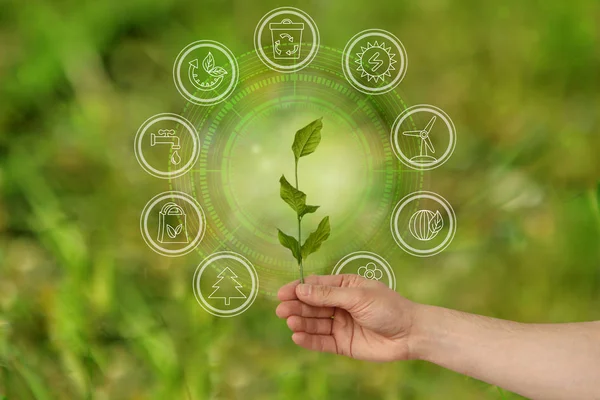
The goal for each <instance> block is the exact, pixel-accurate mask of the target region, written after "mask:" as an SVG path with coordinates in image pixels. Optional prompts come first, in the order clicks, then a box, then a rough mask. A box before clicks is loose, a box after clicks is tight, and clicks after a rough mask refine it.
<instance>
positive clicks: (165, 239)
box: [157, 202, 189, 243]
mask: <svg viewBox="0 0 600 400" xmlns="http://www.w3.org/2000/svg"><path fill="white" fill-rule="evenodd" d="M185 217H186V215H185V212H184V211H183V208H181V207H180V206H178V205H177V204H175V203H173V202H169V203H166V204H165V205H164V206H162V208H161V210H160V212H159V214H158V238H157V240H158V241H159V242H160V243H189V238H188V234H187V229H186V218H185Z"/></svg>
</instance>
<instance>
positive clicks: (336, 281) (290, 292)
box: [277, 275, 349, 301]
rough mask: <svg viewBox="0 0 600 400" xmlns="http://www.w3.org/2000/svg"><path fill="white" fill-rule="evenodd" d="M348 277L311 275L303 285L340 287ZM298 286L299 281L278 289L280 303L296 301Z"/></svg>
mask: <svg viewBox="0 0 600 400" xmlns="http://www.w3.org/2000/svg"><path fill="white" fill-rule="evenodd" d="M348 276H349V275H311V276H308V277H306V279H305V280H304V282H305V283H310V284H313V285H328V286H338V287H339V286H342V284H343V282H344V280H348ZM299 284H300V281H299V280H295V281H293V282H290V283H288V284H286V285H284V286H282V287H281V289H279V292H278V293H277V297H278V298H279V300H281V301H286V300H296V299H297V298H298V296H297V295H296V286H298V285H299Z"/></svg>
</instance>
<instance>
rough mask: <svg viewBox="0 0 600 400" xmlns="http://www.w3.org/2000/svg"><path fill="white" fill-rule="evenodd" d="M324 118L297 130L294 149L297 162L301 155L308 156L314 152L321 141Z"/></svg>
mask: <svg viewBox="0 0 600 400" xmlns="http://www.w3.org/2000/svg"><path fill="white" fill-rule="evenodd" d="M322 120H323V118H322V117H321V118H319V119H316V120H314V121H313V122H311V123H310V124H308V125H306V126H305V127H304V128H302V129H300V130H299V131H298V132H296V137H295V138H294V144H292V151H293V152H294V157H296V162H298V160H299V159H300V157H304V156H307V155H309V154H311V153H313V152H314V151H315V150H316V149H317V146H318V145H319V143H320V142H321V128H323V121H322Z"/></svg>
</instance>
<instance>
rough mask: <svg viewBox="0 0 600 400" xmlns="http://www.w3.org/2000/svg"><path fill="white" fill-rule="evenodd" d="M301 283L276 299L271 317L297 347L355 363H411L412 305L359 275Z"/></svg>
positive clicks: (315, 278) (414, 308) (293, 284)
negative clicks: (281, 320) (286, 329)
mask: <svg viewBox="0 0 600 400" xmlns="http://www.w3.org/2000/svg"><path fill="white" fill-rule="evenodd" d="M305 282H306V283H305V284H300V282H299V281H294V282H291V283H288V284H287V285H285V286H283V287H282V288H281V289H280V290H279V292H278V294H277V296H278V297H279V300H281V304H279V306H278V307H277V310H276V313H277V316H279V318H286V319H287V324H288V326H289V328H290V329H291V330H292V331H293V332H294V334H293V335H292V340H293V341H294V342H295V343H296V344H297V345H299V346H302V347H304V348H306V349H309V350H315V351H323V352H328V353H335V354H342V355H346V356H349V357H352V358H356V359H359V360H369V361H394V360H406V359H410V358H413V356H412V355H411V328H412V327H413V323H414V320H415V317H416V313H417V310H418V307H419V305H418V304H416V303H413V302H412V301H409V300H407V299H405V298H404V297H402V296H401V295H400V294H398V293H396V292H394V291H393V290H391V289H390V288H388V287H387V286H386V285H384V284H383V283H381V282H377V281H372V280H369V279H365V278H362V277H360V276H359V275H325V276H309V277H307V278H306V280H305Z"/></svg>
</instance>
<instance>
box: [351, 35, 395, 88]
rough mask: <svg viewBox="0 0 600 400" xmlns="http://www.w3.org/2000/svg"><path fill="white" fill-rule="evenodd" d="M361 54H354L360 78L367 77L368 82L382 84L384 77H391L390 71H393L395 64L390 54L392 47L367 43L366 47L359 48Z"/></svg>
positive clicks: (392, 55) (391, 53)
mask: <svg viewBox="0 0 600 400" xmlns="http://www.w3.org/2000/svg"><path fill="white" fill-rule="evenodd" d="M360 50H361V52H360V53H356V57H357V60H356V61H355V62H356V63H357V64H358V67H357V69H356V70H357V71H358V72H360V73H361V75H360V77H361V78H363V77H367V80H368V81H369V82H371V81H375V82H378V81H381V82H383V81H384V79H385V77H386V76H389V77H391V76H392V74H391V73H390V71H393V70H395V69H396V68H394V64H395V63H396V62H397V61H396V60H395V59H394V57H396V54H394V53H393V52H392V47H391V46H389V47H386V46H385V42H383V41H382V42H381V43H378V42H377V41H375V42H374V43H371V42H367V46H366V47H363V46H361V47H360Z"/></svg>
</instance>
